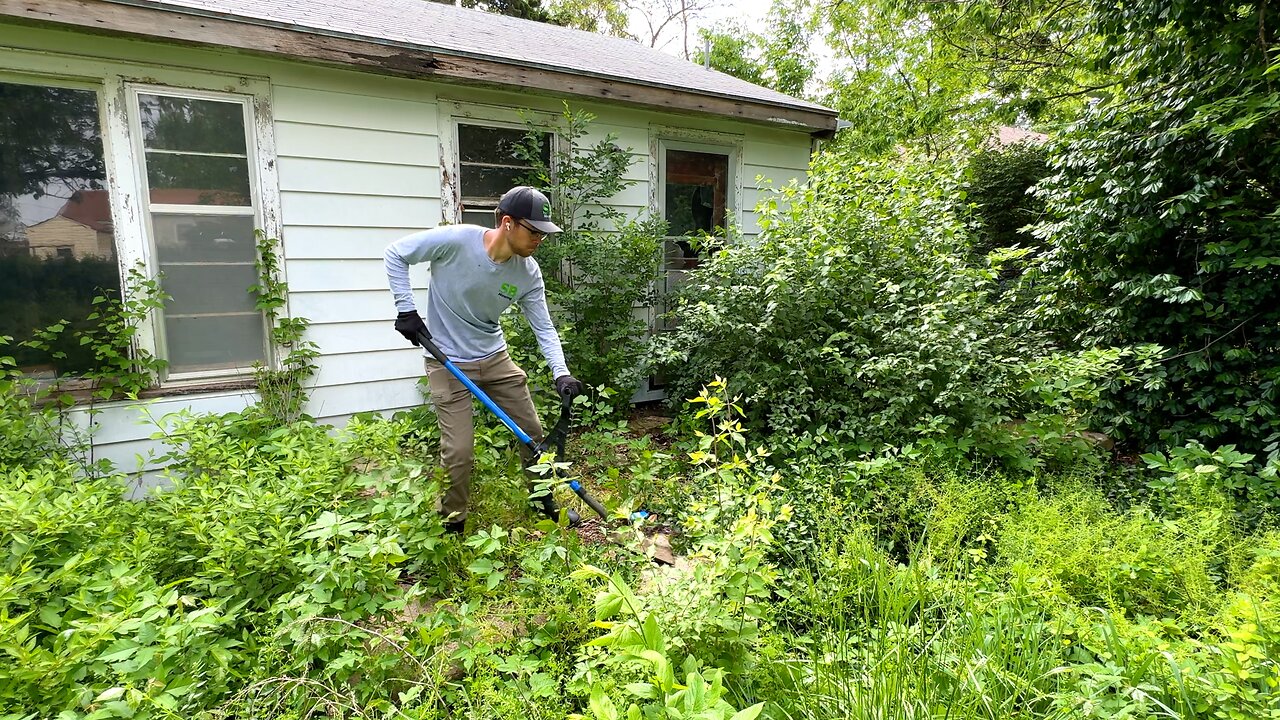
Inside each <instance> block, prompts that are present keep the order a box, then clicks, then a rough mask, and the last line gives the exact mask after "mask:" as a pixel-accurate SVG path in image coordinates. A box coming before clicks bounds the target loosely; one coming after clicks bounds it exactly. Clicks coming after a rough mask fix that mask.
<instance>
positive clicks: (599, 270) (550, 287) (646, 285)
mask: <svg viewBox="0 0 1280 720" xmlns="http://www.w3.org/2000/svg"><path fill="white" fill-rule="evenodd" d="M594 120H595V116H594V115H592V114H591V113H589V112H586V111H582V110H577V111H574V110H571V109H570V108H569V107H568V105H567V104H566V106H565V109H564V112H563V113H562V115H561V118H560V121H561V127H560V128H559V129H558V131H557V134H558V135H559V137H560V138H561V139H562V141H563V148H562V149H557V150H555V151H554V157H553V158H552V162H551V166H550V167H547V166H546V164H545V163H544V161H543V160H542V156H541V154H540V150H539V148H540V144H541V142H542V137H543V134H542V133H543V130H542V128H540V127H539V126H537V125H536V124H535V123H533V122H532V121H531V122H530V123H529V134H528V135H527V136H526V142H527V145H528V147H527V148H525V151H524V160H525V162H527V163H529V165H530V166H532V167H533V168H535V169H534V171H533V175H534V176H533V177H532V178H531V180H530V182H532V183H533V184H535V185H537V186H539V187H543V188H546V189H547V190H548V191H549V193H550V195H551V197H552V200H553V204H552V215H553V218H554V219H555V222H556V224H557V225H559V226H560V227H561V228H562V229H563V232H561V233H558V234H556V235H554V236H552V238H551V240H550V241H549V242H547V243H545V244H544V245H543V246H542V247H541V248H539V251H538V254H537V255H535V256H534V257H535V259H536V260H537V261H538V264H539V266H540V267H541V268H542V272H543V277H544V278H545V280H546V284H547V300H548V302H549V303H550V304H551V306H552V314H553V316H554V317H555V318H556V325H557V328H558V329H559V331H560V337H561V341H562V342H563V344H564V350H565V356H566V359H567V360H568V362H569V366H570V370H571V371H572V372H573V373H574V374H575V376H576V377H578V379H580V380H582V381H583V382H585V383H586V384H587V385H588V386H590V387H593V388H595V387H600V386H603V387H605V388H608V389H610V390H612V391H614V393H615V394H613V395H611V398H612V399H611V400H609V401H610V402H611V403H612V404H613V406H614V407H615V409H618V408H621V407H623V406H624V405H625V404H626V403H627V401H628V400H630V398H631V395H632V394H633V393H634V391H635V388H636V387H637V385H638V382H639V379H640V377H641V376H642V373H643V372H644V369H645V368H644V366H643V362H642V353H641V349H642V347H643V342H644V337H645V334H646V332H647V331H648V327H647V326H646V323H645V321H644V316H643V314H641V313H638V312H637V308H643V307H645V306H647V305H650V304H652V302H653V281H654V278H656V277H657V272H658V258H659V249H660V248H661V243H662V238H663V236H664V235H665V234H666V224H665V223H664V222H663V221H662V220H660V219H656V218H650V219H639V220H636V219H626V218H625V217H624V215H623V213H622V212H621V211H619V210H618V209H617V208H615V207H614V206H612V205H609V204H607V203H608V202H609V201H610V200H611V199H612V198H614V197H615V196H616V195H617V194H619V193H621V192H622V191H624V190H626V189H627V188H628V187H630V186H632V185H634V184H635V181H633V180H628V179H626V174H627V169H628V168H629V167H630V166H631V165H632V163H633V162H634V160H633V158H632V155H631V150H630V149H627V148H621V147H619V146H618V145H616V144H615V142H614V141H615V139H616V138H615V137H614V136H613V135H607V136H605V137H602V138H599V139H597V140H595V141H594V142H592V141H590V140H589V139H588V138H589V135H590V125H591V123H592V122H593V121H594ZM508 330H509V337H510V338H511V342H512V345H514V346H517V349H518V350H519V351H520V352H521V353H522V354H523V355H524V356H531V355H532V351H533V349H534V347H535V342H534V339H533V337H532V333H531V332H530V331H529V329H528V328H527V327H525V326H524V325H523V324H521V325H509V326H508ZM606 399H607V398H606Z"/></svg>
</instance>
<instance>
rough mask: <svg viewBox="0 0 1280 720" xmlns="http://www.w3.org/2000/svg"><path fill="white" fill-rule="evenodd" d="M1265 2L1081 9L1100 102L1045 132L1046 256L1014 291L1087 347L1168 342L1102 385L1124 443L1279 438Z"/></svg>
mask: <svg viewBox="0 0 1280 720" xmlns="http://www.w3.org/2000/svg"><path fill="white" fill-rule="evenodd" d="M1265 13H1266V8H1265V3H1261V2H1246V3H1239V4H1232V5H1224V4H1213V3H1187V2H1182V1H1181V0H1151V1H1150V2H1143V3H1136V4H1135V3H1124V4H1113V5H1108V4H1098V5H1096V6H1094V7H1093V9H1092V11H1091V14H1092V18H1091V19H1092V22H1093V23H1094V26H1095V28H1096V30H1097V31H1098V34H1099V37H1098V45H1097V48H1098V51H1097V52H1096V59H1095V62H1096V63H1097V64H1098V66H1099V67H1102V68H1106V69H1107V70H1108V71H1109V72H1111V73H1113V74H1114V75H1115V76H1116V79H1117V81H1116V82H1115V83H1114V84H1113V85H1112V86H1111V89H1110V90H1109V91H1108V92H1109V93H1110V95H1109V97H1107V98H1106V100H1105V101H1103V102H1099V103H1096V104H1094V105H1093V106H1091V108H1090V109H1089V110H1088V112H1086V113H1085V114H1084V116H1083V117H1082V118H1081V119H1080V120H1079V122H1077V123H1076V124H1075V125H1074V126H1072V127H1071V128H1069V129H1068V130H1067V131H1066V132H1065V133H1064V134H1063V135H1062V136H1061V138H1060V139H1061V143H1060V145H1059V147H1058V148H1057V149H1056V151H1055V152H1054V154H1053V158H1052V160H1051V167H1052V174H1051V175H1050V177H1048V178H1046V179H1045V180H1044V181H1043V182H1042V183H1041V191H1042V192H1041V197H1043V199H1044V201H1045V203H1046V209H1047V212H1048V215H1049V219H1048V221H1047V222H1045V223H1044V224H1043V225H1041V226H1040V227H1039V228H1038V229H1037V231H1036V232H1037V235H1038V236H1039V237H1041V238H1043V239H1044V240H1045V241H1046V242H1047V243H1048V244H1049V245H1050V250H1049V252H1048V255H1047V257H1046V258H1045V259H1044V261H1043V263H1042V264H1041V265H1040V267H1039V268H1038V269H1037V270H1036V272H1033V273H1029V275H1028V281H1029V283H1030V285H1029V288H1028V290H1029V292H1030V294H1031V296H1032V298H1033V299H1034V301H1033V302H1034V305H1035V306H1036V307H1038V308H1039V324H1040V326H1041V327H1047V328H1051V329H1053V330H1054V331H1055V332H1057V333H1058V335H1059V337H1061V338H1062V339H1063V341H1064V342H1069V343H1072V344H1073V345H1078V346H1083V347H1090V346H1093V345H1098V344H1102V345H1107V344H1113V343H1117V344H1136V343H1155V344H1159V345H1161V346H1163V347H1166V348H1168V349H1169V351H1168V353H1167V354H1166V356H1165V357H1164V358H1163V360H1162V363H1161V364H1160V366H1159V367H1158V368H1157V369H1156V370H1155V371H1153V372H1152V373H1151V381H1150V382H1147V383H1142V384H1134V385H1129V386H1126V387H1124V388H1115V389H1113V390H1112V391H1110V392H1108V393H1107V394H1106V397H1105V398H1104V402H1103V407H1102V416H1103V417H1104V418H1105V419H1106V421H1107V427H1105V428H1100V429H1104V430H1105V431H1107V432H1108V433H1114V434H1116V435H1117V436H1120V437H1123V438H1126V439H1127V440H1129V441H1130V442H1132V443H1133V444H1134V445H1135V446H1137V447H1139V448H1145V449H1155V448H1156V447H1157V446H1159V445H1182V444H1184V443H1185V442H1187V441H1188V440H1193V439H1196V440H1200V441H1201V442H1205V443H1209V442H1212V443H1214V444H1231V445H1234V446H1236V447H1237V448H1239V449H1240V450H1241V451H1243V452H1248V453H1253V454H1255V455H1257V457H1258V459H1259V460H1265V459H1266V458H1267V457H1268V454H1271V453H1274V452H1275V447H1276V446H1275V444H1274V442H1273V441H1274V440H1275V438H1276V437H1277V435H1278V434H1280V412H1277V410H1278V408H1277V380H1280V304H1277V303H1276V302H1275V298H1276V297H1277V294H1278V293H1280V274H1277V272H1276V265H1277V263H1278V262H1280V259H1278V258H1277V254H1278V253H1277V250H1278V248H1280V232H1278V230H1280V228H1278V227H1277V222H1278V220H1280V219H1278V218H1277V216H1276V213H1275V191H1274V188H1275V187H1276V186H1277V181H1278V180H1280V177H1278V176H1277V172H1280V162H1277V160H1278V159H1280V158H1278V157H1277V149H1278V148H1280V144H1277V143H1276V141H1275V137H1276V131H1277V122H1278V121H1280V114H1277V113H1278V112H1280V103H1278V102H1277V97H1280V96H1278V95H1277V90H1276V88H1275V87H1274V84H1273V78H1272V75H1273V74H1274V69H1275V68H1274V65H1273V64H1272V60H1273V58H1272V57H1271V54H1270V50H1269V48H1270V47H1271V46H1272V44H1273V43H1274V37H1273V35H1274V29H1273V28H1271V27H1270V26H1269V25H1266V24H1265V23H1264V22H1263V18H1264V16H1265Z"/></svg>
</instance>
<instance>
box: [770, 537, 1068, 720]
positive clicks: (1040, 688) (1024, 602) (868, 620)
mask: <svg viewBox="0 0 1280 720" xmlns="http://www.w3.org/2000/svg"><path fill="white" fill-rule="evenodd" d="M797 575H798V577H797V583H796V584H795V585H794V587H796V588H797V589H798V590H799V591H800V592H799V594H800V596H801V597H802V598H803V600H802V602H803V604H805V605H806V606H808V611H809V612H807V613H806V612H805V611H803V610H801V611H800V612H798V613H796V615H795V616H794V617H796V618H798V619H799V618H804V620H802V621H801V624H802V625H807V627H808V631H809V632H808V634H807V639H805V640H802V644H801V646H800V647H799V648H797V651H796V652H795V653H793V655H792V656H791V657H789V658H788V659H786V660H784V661H783V662H780V663H777V664H776V665H775V666H774V668H775V669H774V673H775V677H776V683H777V684H776V689H777V690H776V694H775V695H774V697H773V698H771V699H772V700H773V703H772V707H771V708H770V711H771V714H772V715H773V716H774V717H779V718H788V719H789V720H790V719H794V720H800V719H805V720H810V719H816V718H866V719H868V720H872V719H875V720H879V719H887V718H925V717H927V718H941V717H957V718H970V717H972V718H1013V717H1029V716H1034V717H1066V716H1067V715H1068V713H1067V712H1066V711H1064V710H1059V709H1057V708H1055V707H1054V706H1053V695H1054V692H1055V691H1056V689H1057V687H1058V677H1059V676H1060V675H1061V673H1062V672H1063V667H1064V665H1063V662H1064V658H1063V657H1062V654H1061V653H1060V652H1059V648H1058V642H1057V639H1056V637H1055V635H1054V634H1053V632H1052V631H1051V629H1050V622H1051V620H1050V618H1049V617H1048V616H1047V614H1046V613H1045V612H1044V611H1043V609H1042V607H1041V604H1040V599H1041V598H1040V595H1041V592H1040V590H1039V589H1038V588H1037V587H1035V586H1034V585H1032V584H1028V583H1017V584H1015V585H1014V586H1013V587H1010V588H1007V589H999V588H996V587H995V583H994V582H964V581H961V580H959V579H958V576H957V575H955V574H954V573H952V572H950V571H947V570H944V569H943V568H941V567H939V566H937V565H934V564H932V563H931V562H930V561H929V560H928V558H927V557H922V556H919V555H917V556H916V557H913V558H912V559H911V561H910V562H909V563H906V564H904V565H895V564H894V563H892V562H890V561H889V559H888V558H887V557H886V556H885V555H883V554H882V553H881V552H880V551H878V550H876V549H875V547H874V544H873V543H872V541H871V539H870V538H869V537H868V536H867V535H865V534H861V533H860V534H857V535H855V536H852V537H847V538H846V539H845V541H844V542H843V543H842V544H841V546H839V547H838V548H837V547H833V548H831V549H830V550H829V551H827V552H826V553H825V554H824V557H822V558H820V559H819V561H818V562H817V563H816V564H815V567H808V568H801V569H798V570H797ZM806 615H807V617H805V616H806Z"/></svg>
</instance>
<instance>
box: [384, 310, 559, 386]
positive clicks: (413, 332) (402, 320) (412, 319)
mask: <svg viewBox="0 0 1280 720" xmlns="http://www.w3.org/2000/svg"><path fill="white" fill-rule="evenodd" d="M396 332H398V333H400V334H401V335H403V336H404V337H405V339H406V340H408V341H409V342H411V343H413V344H414V345H417V346H421V343H419V342H418V336H419V335H426V336H427V339H428V340H430V339H431V333H430V332H428V331H427V324H426V323H424V322H422V316H421V315H419V314H418V311H417V310H410V311H409V312H402V313H400V314H399V315H396ZM574 382H577V381H576V380H575V381H574Z"/></svg>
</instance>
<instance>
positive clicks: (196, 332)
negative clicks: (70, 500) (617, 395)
mask: <svg viewBox="0 0 1280 720" xmlns="http://www.w3.org/2000/svg"><path fill="white" fill-rule="evenodd" d="M564 101H568V102H569V103H570V104H571V105H572V106H573V107H574V108H580V109H583V110H587V111H589V112H591V113H594V114H595V115H596V116H597V120H596V122H595V123H594V124H593V126H592V129H591V132H592V136H593V138H594V137H596V136H603V135H604V134H606V133H614V134H616V135H617V137H618V140H617V143H618V144H619V145H620V146H621V147H624V148H625V147H630V148H631V149H632V151H633V158H634V161H635V162H634V163H633V164H632V166H631V168H630V170H629V171H628V172H629V178H630V179H631V180H633V181H635V185H634V186H632V187H631V188H630V189H629V190H627V191H624V192H623V193H621V194H620V195H619V196H617V197H615V198H612V200H611V202H612V203H613V204H614V205H615V206H616V207H618V208H619V209H621V210H623V211H624V212H625V213H628V214H630V215H636V214H639V213H641V212H651V213H659V214H664V215H665V216H667V218H668V220H669V221H670V222H671V224H672V225H673V226H675V227H687V228H696V227H705V226H706V224H707V223H708V222H712V223H718V224H720V221H721V220H724V221H727V222H729V223H731V224H734V225H736V226H737V227H739V228H740V229H741V230H742V232H743V233H744V234H745V235H747V236H750V235H753V234H755V233H756V232H758V226H757V224H756V217H755V214H754V213H753V211H752V209H753V208H754V207H755V204H756V201H757V199H758V198H759V197H760V194H761V190H760V189H759V188H760V187H761V186H762V184H763V183H770V182H772V183H776V184H783V183H786V182H788V181H790V180H791V179H792V178H804V176H805V173H806V169H807V167H808V162H809V156H810V152H811V147H812V143H813V142H814V140H815V139H816V138H822V137H826V136H828V135H830V133H831V132H832V131H833V130H834V129H835V126H836V116H835V113H834V111H832V110H829V109H827V108H824V107H821V106H818V105H815V104H812V103H809V102H805V101H802V100H798V99H795V98H791V97H788V96H785V95H782V94H779V93H776V92H774V91H771V90H768V89H766V88H762V87H758V86H755V85H752V84H750V83H747V82H744V81H741V80H738V79H736V78H733V77H730V76H728V75H724V74H721V73H718V72H715V71H711V70H706V69H704V68H702V67H699V66H697V65H694V64H692V63H688V62H685V61H682V60H679V59H677V58H674V57H670V56H667V55H665V54H663V53H660V52H657V51H654V50H651V49H649V48H646V47H643V46H641V45H639V44H636V43H633V42H629V41H625V40H620V39H616V38H609V37H604V36H600V35H594V34H591V33H585V32H580V31H576V30H571V29H567V28H561V27H555V26H550V25H544V24H539V23H533V22H528V21H523V20H517V19H513V18H508V17H503V16H497V15H492V14H486V13H483V12H480V11H475V10H466V9H462V8H457V7H453V6H451V5H442V4H439V3H434V2H425V1H424V0H358V1H357V0H308V1H307V2H296V1H293V0H290V1H286V0H40V2H14V1H10V0H0V114H3V115H6V116H7V118H6V117H0V128H3V127H6V126H5V123H4V122H2V121H3V120H5V119H9V120H17V121H18V123H17V125H12V126H21V127H24V128H28V129H29V130H30V132H25V133H22V134H21V135H19V136H17V137H10V138H5V137H2V136H0V150H9V151H10V152H29V153H36V152H39V153H43V154H44V155H45V156H46V157H47V156H48V155H49V154H51V153H52V154H53V155H54V156H56V157H58V158H59V161H58V162H54V163H52V164H51V165H49V166H47V167H46V175H45V176H42V177H40V178H39V179H38V181H37V182H35V183H33V182H26V183H25V184H23V185H14V186H11V187H9V186H5V185H3V184H0V212H2V211H3V208H6V207H9V208H16V210H11V212H17V213H18V214H19V215H20V216H21V213H22V212H24V210H23V208H35V207H37V206H40V203H41V202H45V203H46V204H47V203H48V202H49V201H50V197H53V198H59V197H60V198H63V199H65V198H66V197H69V196H71V195H73V194H74V193H80V197H82V198H92V201H93V202H95V203H104V204H105V207H106V208H108V209H109V216H110V221H109V222H106V216H102V217H101V218H98V219H97V220H96V221H95V222H96V227H95V226H93V225H87V224H85V223H80V224H81V225H82V226H84V227H86V228H89V227H92V228H93V229H94V230H95V231H96V232H107V231H108V230H109V232H110V233H111V235H110V242H111V243H113V244H114V248H113V251H114V255H115V257H116V258H117V259H118V263H119V265H120V267H121V269H122V272H124V271H127V270H128V269H129V268H132V267H137V266H142V267H145V268H146V270H147V271H148V272H150V273H155V272H157V271H163V277H164V281H163V282H164V283H165V289H166V291H168V292H169V294H170V295H172V296H173V299H172V300H171V301H170V302H169V304H168V305H167V306H166V308H165V310H164V312H163V313H156V314H155V316H154V317H152V318H151V319H150V320H149V321H148V324H147V325H146V326H145V327H144V328H143V332H142V333H141V339H140V344H141V345H142V346H144V347H145V348H147V349H148V350H150V351H152V352H154V353H156V354H157V355H159V356H160V357H163V358H165V359H166V360H167V361H168V363H169V370H168V372H167V374H166V376H165V377H164V378H163V381H162V384H161V386H160V387H159V388H157V389H156V390H155V391H154V392H152V393H150V394H149V398H150V399H149V401H148V402H149V405H150V406H149V408H148V413H149V414H150V415H151V416H153V417H159V416H163V415H164V414H166V413H168V412H170V411H173V410H177V409H180V408H186V407H190V408H193V409H195V410H199V411H213V412H225V411H232V410H237V409H241V408H243V407H244V406H245V405H246V404H247V403H249V402H251V401H252V399H253V395H252V393H253V387H252V381H251V378H250V377H249V376H248V370H249V368H250V366H251V364H252V363H253V362H254V361H260V360H261V361H266V362H272V354H273V349H272V348H270V347H268V343H267V335H266V333H265V330H264V320H263V317H262V314H261V312H260V311H258V310H256V309H255V308H254V306H253V303H252V300H251V298H250V297H249V296H248V294H247V293H246V292H245V288H247V287H248V286H250V285H252V284H253V283H254V280H255V268H254V260H255V258H256V254H255V249H254V242H253V240H254V231H255V229H260V230H261V231H262V232H265V233H266V234H267V236H268V237H276V238H280V240H281V243H282V256H283V274H284V279H285V280H286V281H287V283H288V286H289V296H288V308H287V310H288V313H289V314H291V315H292V316H295V317H305V318H308V319H309V320H310V321H311V323H312V325H311V327H310V329H309V338H310V339H312V340H313V341H314V342H316V343H317V344H318V346H319V349H320V352H321V356H320V358H319V369H318V373H317V375H316V377H315V379H314V384H315V387H314V389H313V391H312V393H311V397H310V401H309V402H310V404H309V406H308V412H309V413H310V414H311V415H313V416H314V417H316V418H318V419H319V420H321V421H323V422H328V423H333V424H335V425H341V424H342V423H343V422H344V421H345V420H346V419H347V418H349V417H350V416H351V415H352V414H353V413H357V412H362V411H390V410H396V409H402V408H406V407H410V406H414V405H418V404H420V403H421V394H420V392H419V390H418V388H417V385H416V383H417V380H418V378H419V377H420V375H421V373H422V358H421V356H420V351H418V350H416V349H414V348H411V347H409V346H408V345H406V344H405V343H404V341H403V339H402V338H401V337H400V336H399V335H398V334H397V333H395V332H394V331H393V330H392V328H391V318H392V317H393V315H394V308H393V305H392V301H391V296H390V293H389V291H388V289H387V287H386V279H385V277H384V274H383V267H382V252H383V249H384V248H385V247H386V245H387V244H388V243H390V242H391V241H392V240H394V239H396V238H398V237H400V236H402V235H404V234H406V233H409V232H412V231H415V230H418V229H422V228H425V227H431V226H434V225H437V224H440V223H442V222H466V221H471V222H477V223H486V224H487V223H489V222H491V218H492V214H491V209H492V208H493V206H494V204H495V202H496V199H497V196H498V194H499V193H500V192H501V191H502V190H504V189H506V188H507V187H508V186H509V185H511V184H513V179H514V178H516V177H518V176H519V174H520V173H521V172H522V168H521V167H520V163H519V161H517V160H515V159H513V158H512V157H511V156H510V154H509V153H505V152H504V151H503V148H504V147H505V144H506V143H509V142H510V141H511V140H512V139H514V138H517V137H520V136H521V135H522V134H523V132H524V128H525V125H524V120H523V118H524V117H531V118H534V120H535V121H536V122H539V123H542V124H544V125H545V127H547V128H548V129H549V130H548V132H549V134H548V138H549V140H554V137H553V133H552V132H551V130H550V128H552V127H553V126H554V121H555V119H556V117H557V115H558V113H559V112H560V111H561V109H562V103H563V102H564ZM68 128H73V129H74V131H73V132H69V131H68ZM2 132H3V131H0V133H2ZM15 143H26V145H15ZM0 155H3V153H0ZM2 182H3V173H0V183H2ZM94 193H96V194H94ZM6 195H7V196H8V197H7V200H8V202H7V203H6V202H4V201H5V200H6ZM40 207H46V206H40ZM51 207H54V206H51V205H49V206H47V207H46V209H45V210H43V211H42V212H46V213H47V212H51V210H49V209H48V208H51ZM30 212H32V213H34V212H35V210H30ZM45 217H48V215H45ZM61 217H70V216H68V215H66V214H65V213H64V214H62V215H61ZM70 219H71V220H76V219H75V218H74V217H71V218H70ZM8 220H9V222H10V224H12V222H13V218H9V219H8ZM19 220H21V217H19ZM77 222H79V221H77ZM38 227H39V226H37V227H36V228H29V229H28V233H27V234H28V236H30V233H31V232H32V231H33V230H35V229H38ZM673 240H674V238H673ZM28 242H31V243H32V247H33V248H34V247H35V242H36V241H35V240H32V239H31V238H30V237H28ZM676 247H678V246H676ZM673 253H675V254H677V255H679V254H680V253H681V251H680V250H673ZM684 262H685V259H684V258H682V257H677V263H676V265H677V266H681V267H682V266H683V263H684ZM673 272H679V267H676V268H675V269H673ZM413 281H414V286H415V289H416V290H417V291H419V292H421V291H422V290H424V289H425V288H426V286H427V284H428V283H429V282H430V278H429V271H428V269H427V268H426V267H415V268H414V275H413ZM0 284H3V282H2V280H0ZM139 413H140V411H139V410H138V409H137V408H136V407H134V406H133V405H129V404H119V405H115V404H112V405H108V406H107V407H99V408H98V412H97V414H96V415H95V416H94V417H95V420H96V422H97V423H98V425H99V426H100V427H98V429H97V431H96V433H95V435H94V444H95V453H96V454H97V456H99V457H107V458H110V459H113V460H116V461H118V462H122V463H124V464H125V465H130V464H132V462H133V460H134V458H135V456H137V455H138V454H139V453H144V452H146V451H147V449H148V448H149V447H151V441H150V440H148V439H147V438H148V437H149V436H150V435H151V433H152V432H153V431H154V428H149V427H147V426H146V424H145V423H140V422H138V419H139V417H140V414H139ZM82 422H84V423H88V422H89V420H88V415H87V414H85V415H84V417H83V418H82Z"/></svg>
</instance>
